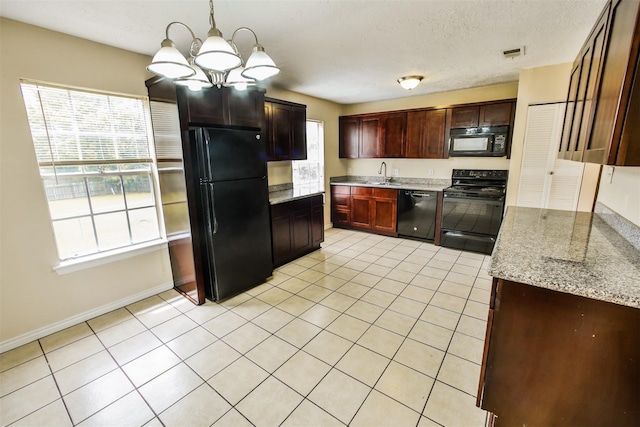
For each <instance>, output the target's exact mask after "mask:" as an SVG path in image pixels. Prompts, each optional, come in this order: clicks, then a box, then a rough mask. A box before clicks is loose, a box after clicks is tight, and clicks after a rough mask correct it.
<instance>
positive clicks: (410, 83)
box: [398, 76, 424, 90]
mask: <svg viewBox="0 0 640 427" xmlns="http://www.w3.org/2000/svg"><path fill="white" fill-rule="evenodd" d="M423 78H424V77H422V76H404V77H400V78H399V79H398V83H400V86H402V88H403V89H406V90H411V89H413V88H415V87H416V86H418V85H419V84H420V82H421V81H422V79H423Z"/></svg>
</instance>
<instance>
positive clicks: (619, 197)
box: [598, 166, 640, 227]
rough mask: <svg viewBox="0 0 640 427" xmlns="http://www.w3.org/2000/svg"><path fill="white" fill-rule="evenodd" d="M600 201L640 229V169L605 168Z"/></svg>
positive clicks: (601, 182) (599, 196)
mask: <svg viewBox="0 0 640 427" xmlns="http://www.w3.org/2000/svg"><path fill="white" fill-rule="evenodd" d="M598 201H599V202H601V203H603V204H604V205H606V206H607V207H609V209H611V210H613V211H614V212H616V213H618V214H619V215H621V216H623V217H625V218H626V219H628V220H629V221H631V222H632V223H634V224H635V225H637V226H638V227H640V167H615V168H614V167H613V166H605V167H604V170H603V171H602V178H601V180H600V189H599V190H598Z"/></svg>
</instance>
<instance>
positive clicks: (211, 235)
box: [189, 128, 273, 301]
mask: <svg viewBox="0 0 640 427" xmlns="http://www.w3.org/2000/svg"><path fill="white" fill-rule="evenodd" d="M189 141H190V143H191V148H192V149H195V150H192V153H193V157H192V161H193V162H194V166H196V167H194V168H193V170H194V176H193V177H194V179H196V180H197V182H198V187H199V190H200V191H199V192H197V194H196V203H195V208H196V209H197V216H198V221H197V222H198V228H197V230H196V231H197V233H198V237H197V238H195V239H194V242H196V241H197V242H198V243H197V244H199V245H201V247H200V250H199V251H198V252H199V253H200V254H201V259H200V262H199V264H200V265H201V268H202V275H203V281H204V287H205V293H206V297H207V298H208V299H210V300H213V301H218V300H223V299H225V298H228V297H231V296H233V295H235V294H238V293H240V292H242V291H244V290H247V289H249V288H251V287H253V286H255V285H257V284H260V283H262V282H263V281H264V280H265V279H266V278H268V277H269V276H271V275H272V274H273V262H272V248H271V223H270V218H269V190H268V185H267V164H266V146H265V142H264V141H263V140H261V139H260V132H256V131H249V130H233V129H217V128H198V129H193V130H190V131H189Z"/></svg>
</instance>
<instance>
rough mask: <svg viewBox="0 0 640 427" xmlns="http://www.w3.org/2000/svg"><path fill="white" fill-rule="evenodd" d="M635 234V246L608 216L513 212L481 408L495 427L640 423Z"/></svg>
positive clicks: (496, 260)
mask: <svg viewBox="0 0 640 427" xmlns="http://www.w3.org/2000/svg"><path fill="white" fill-rule="evenodd" d="M635 231H637V230H633V232H632V233H630V234H631V236H629V237H630V240H629V241H627V240H626V239H625V237H626V236H625V237H623V236H622V235H620V234H618V233H617V232H616V231H615V230H614V229H612V228H611V227H610V226H609V225H608V224H607V223H606V222H605V221H604V220H603V218H602V217H601V216H599V215H598V214H594V213H590V212H569V211H557V210H545V209H532V208H521V207H509V208H508V210H507V213H506V216H505V218H504V221H503V224H502V228H501V230H500V235H499V236H498V241H497V243H496V247H495V250H494V252H493V255H492V263H491V268H490V270H489V273H490V274H491V275H492V276H494V280H493V287H492V293H491V299H490V308H489V315H488V322H487V334H486V339H485V350H484V357H483V363H482V371H481V375H480V386H479V390H478V400H477V404H478V406H481V407H482V408H483V409H486V410H487V411H489V412H491V413H492V414H493V415H494V416H495V419H494V421H495V425H497V426H502V425H507V426H508V425H554V426H564V425H567V426H568V425H639V424H640V409H639V406H638V396H639V395H640V251H639V250H638V249H637V246H636V245H633V244H632V243H630V242H635V240H634V238H633V236H634V235H635ZM635 243H636V244H637V242H635ZM634 246H635V247H634Z"/></svg>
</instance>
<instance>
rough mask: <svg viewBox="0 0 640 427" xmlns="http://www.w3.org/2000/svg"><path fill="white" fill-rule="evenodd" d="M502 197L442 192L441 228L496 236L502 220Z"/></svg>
mask: <svg viewBox="0 0 640 427" xmlns="http://www.w3.org/2000/svg"><path fill="white" fill-rule="evenodd" d="M503 209H504V197H500V198H498V199H488V198H478V197H465V196H451V195H447V193H446V192H445V194H444V201H443V203H442V225H441V226H442V228H443V229H445V230H451V231H457V232H458V233H473V234H478V235H488V236H493V237H495V236H497V235H498V231H499V230H500V223H501V222H502V211H503Z"/></svg>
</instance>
